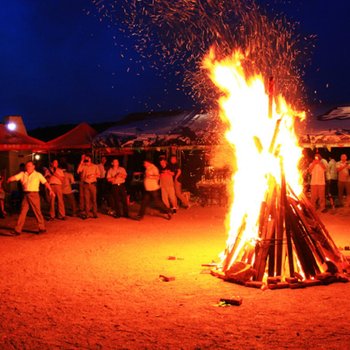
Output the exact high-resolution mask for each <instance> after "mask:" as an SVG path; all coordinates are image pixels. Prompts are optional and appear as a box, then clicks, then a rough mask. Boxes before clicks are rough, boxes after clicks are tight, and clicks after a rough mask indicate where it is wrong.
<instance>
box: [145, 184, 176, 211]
mask: <svg viewBox="0 0 350 350" xmlns="http://www.w3.org/2000/svg"><path fill="white" fill-rule="evenodd" d="M150 194H151V196H152V201H153V203H154V206H155V207H156V208H157V209H158V210H159V211H160V212H161V213H167V214H171V212H172V211H171V209H170V208H168V207H167V206H166V205H165V204H164V203H163V201H162V199H161V197H160V190H157V191H150Z"/></svg>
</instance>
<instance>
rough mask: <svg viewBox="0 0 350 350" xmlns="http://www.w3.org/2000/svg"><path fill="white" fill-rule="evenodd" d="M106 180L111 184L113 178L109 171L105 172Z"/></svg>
mask: <svg viewBox="0 0 350 350" xmlns="http://www.w3.org/2000/svg"><path fill="white" fill-rule="evenodd" d="M106 179H107V181H108V182H113V177H112V176H111V170H110V169H109V170H108V171H107V175H106Z"/></svg>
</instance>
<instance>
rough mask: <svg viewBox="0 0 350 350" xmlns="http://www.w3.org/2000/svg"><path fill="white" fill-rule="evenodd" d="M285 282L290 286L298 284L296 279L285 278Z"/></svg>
mask: <svg viewBox="0 0 350 350" xmlns="http://www.w3.org/2000/svg"><path fill="white" fill-rule="evenodd" d="M285 280H286V282H287V283H289V284H291V283H298V279H297V278H296V277H286V279H285Z"/></svg>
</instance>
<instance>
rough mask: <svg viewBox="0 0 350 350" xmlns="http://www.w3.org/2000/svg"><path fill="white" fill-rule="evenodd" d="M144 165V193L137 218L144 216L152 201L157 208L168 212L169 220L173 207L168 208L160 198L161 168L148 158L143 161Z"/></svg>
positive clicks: (167, 217)
mask: <svg viewBox="0 0 350 350" xmlns="http://www.w3.org/2000/svg"><path fill="white" fill-rule="evenodd" d="M143 165H144V167H145V176H144V180H143V185H144V193H143V198H142V201H141V207H140V210H139V213H138V215H137V216H136V220H141V219H142V218H143V217H144V215H145V212H146V208H147V207H148V206H149V204H150V203H151V202H152V203H153V206H154V207H155V208H157V209H158V210H159V211H160V212H162V213H165V214H166V217H165V218H166V219H167V220H170V219H171V209H169V208H167V207H166V206H165V204H164V203H163V202H162V200H161V198H160V186H159V170H158V168H157V167H156V166H155V165H154V164H153V163H152V162H151V161H150V160H147V159H146V160H145V161H144V162H143Z"/></svg>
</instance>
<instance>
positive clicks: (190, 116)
mask: <svg viewBox="0 0 350 350" xmlns="http://www.w3.org/2000/svg"><path fill="white" fill-rule="evenodd" d="M223 130H224V129H223V124H222V122H220V121H219V120H218V118H217V117H216V116H215V115H214V114H213V113H205V114H199V113H196V112H194V111H192V112H181V113H178V114H175V115H167V114H166V113H165V114H164V115H160V116H157V117H155V116H152V115H151V116H147V117H145V118H143V119H142V120H137V121H131V122H129V123H126V124H124V125H117V126H113V127H111V128H109V129H107V130H106V131H104V132H102V133H100V134H98V135H97V136H96V137H95V138H94V140H93V144H94V146H95V147H110V148H147V147H161V146H194V145H196V146H199V145H206V146H207V145H215V144H218V143H219V142H220V141H219V137H220V135H223V134H224V132H223ZM297 134H298V135H299V139H300V143H301V145H302V146H303V147H350V107H337V108H334V109H332V110H331V111H329V112H327V113H325V114H322V115H320V116H319V117H308V118H307V119H306V121H304V122H302V123H300V124H298V125H297Z"/></svg>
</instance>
